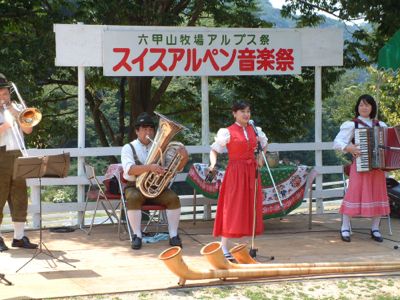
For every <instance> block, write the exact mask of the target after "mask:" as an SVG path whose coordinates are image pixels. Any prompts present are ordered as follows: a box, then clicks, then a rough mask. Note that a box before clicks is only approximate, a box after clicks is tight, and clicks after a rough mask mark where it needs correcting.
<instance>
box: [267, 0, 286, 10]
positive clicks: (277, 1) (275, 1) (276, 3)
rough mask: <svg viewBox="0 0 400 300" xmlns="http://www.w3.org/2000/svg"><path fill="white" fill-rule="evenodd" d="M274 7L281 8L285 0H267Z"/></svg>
mask: <svg viewBox="0 0 400 300" xmlns="http://www.w3.org/2000/svg"><path fill="white" fill-rule="evenodd" d="M269 2H270V3H271V4H272V6H273V7H274V8H279V9H281V8H282V5H283V4H285V0H269Z"/></svg>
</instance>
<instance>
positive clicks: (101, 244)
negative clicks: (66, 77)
mask: <svg viewBox="0 0 400 300" xmlns="http://www.w3.org/2000/svg"><path fill="white" fill-rule="evenodd" d="M307 224H308V216H306V215H289V216H286V217H285V218H283V219H282V220H279V219H273V220H267V221H265V228H266V229H265V233H264V235H262V236H259V237H258V238H257V240H256V246H257V247H258V249H259V251H258V255H257V258H258V259H259V260H260V261H261V262H270V263H292V262H346V261H349V262H352V261H371V262H374V261H396V262H400V249H399V250H395V249H394V245H396V244H398V243H397V242H396V241H399V240H400V220H399V219H392V227H393V235H392V236H389V235H388V230H387V221H386V220H382V226H381V231H382V233H383V234H384V237H385V240H384V242H383V243H377V242H375V241H373V240H372V239H371V238H370V236H369V225H370V220H369V219H356V220H354V221H353V228H354V229H353V230H354V233H353V236H352V242H351V243H344V242H342V241H341V240H340V237H339V230H338V229H339V227H340V216H339V215H338V214H324V215H314V217H313V229H312V230H308V228H307ZM212 226H213V222H212V221H198V222H197V224H196V225H193V224H192V222H191V221H182V222H181V226H180V236H181V238H182V240H183V246H184V248H183V256H184V260H185V262H186V263H187V264H188V265H190V266H191V267H193V268H195V269H198V270H201V269H203V270H204V269H209V268H210V266H209V264H208V263H207V262H206V260H205V259H204V258H203V257H202V256H201V255H200V249H201V247H202V246H203V245H205V244H207V243H209V242H212V241H215V239H214V238H213V237H212V234H211V233H212ZM27 235H28V236H29V238H30V239H31V240H32V241H33V242H37V241H38V239H39V231H29V232H27ZM3 237H4V239H5V241H6V244H7V245H8V246H9V247H10V245H11V240H12V233H3ZM43 241H44V243H45V245H46V246H47V247H48V249H50V250H51V251H52V253H53V254H54V255H55V256H56V257H57V258H59V259H61V260H64V261H67V262H68V263H70V264H72V265H73V266H74V267H71V266H69V265H67V264H64V263H62V262H59V261H57V260H51V259H50V258H49V257H48V256H46V255H43V254H40V255H39V256H38V257H37V258H36V259H34V260H32V261H31V262H30V263H29V264H27V265H26V266H25V267H24V268H23V269H21V270H20V271H19V272H18V273H16V270H17V269H18V268H19V267H21V266H22V265H23V264H24V263H25V262H27V261H28V260H29V259H30V258H31V257H32V255H33V253H34V250H25V249H15V248H11V247H10V250H9V251H6V252H3V253H0V273H4V274H5V277H6V278H7V279H8V280H10V281H11V282H12V283H13V285H12V286H7V285H5V284H4V282H1V283H0V299H29V298H48V297H68V296H76V295H95V294H107V293H123V292H131V291H148V290H159V289H168V288H175V287H177V282H178V278H177V277H176V276H175V275H174V274H172V273H171V272H170V271H169V270H168V269H167V268H166V267H165V266H164V264H163V262H162V261H160V260H158V258H157V257H158V255H159V254H160V253H161V252H162V251H163V250H165V249H166V248H168V247H169V245H168V241H160V242H157V243H154V244H144V245H143V247H142V249H141V250H139V251H134V250H131V248H130V244H129V241H128V240H123V241H121V240H119V238H118V234H117V227H116V226H112V225H99V226H96V227H94V229H93V231H92V234H91V235H90V236H88V235H86V233H85V232H83V231H81V230H79V229H78V230H75V231H74V232H70V233H52V232H49V231H48V230H44V231H43ZM270 256H274V257H275V260H273V261H268V257H270ZM392 274H393V275H395V276H397V275H399V274H400V272H399V273H392ZM359 275H361V274H359ZM334 276H335V277H338V276H339V277H340V276H342V275H340V274H339V275H334ZM263 280H265V281H268V280H271V279H270V278H265V279H261V281H263ZM242 281H243V282H245V281H246V280H239V281H238V280H236V281H233V283H238V282H242ZM258 281H260V279H258ZM231 283H232V281H230V280H227V281H221V280H218V279H210V280H201V281H187V285H188V286H193V285H195V286H199V285H221V284H231Z"/></svg>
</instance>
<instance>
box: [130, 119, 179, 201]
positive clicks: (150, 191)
mask: <svg viewBox="0 0 400 300" xmlns="http://www.w3.org/2000/svg"><path fill="white" fill-rule="evenodd" d="M154 113H155V114H156V115H157V116H159V117H160V121H159V124H158V129H157V133H156V136H155V138H154V140H153V141H152V142H153V144H152V146H151V148H150V152H149V155H148V156H147V159H146V162H145V163H144V164H146V165H148V164H158V165H160V166H161V167H163V168H164V169H165V173H164V174H163V175H160V174H157V173H155V172H145V173H143V174H141V175H139V176H138V177H137V179H136V187H137V188H138V189H139V190H140V191H141V192H142V194H143V195H144V196H145V197H147V198H155V197H157V196H158V195H159V194H161V192H162V191H163V190H164V189H165V188H166V187H167V186H168V185H169V183H170V182H171V181H172V179H173V178H174V177H175V175H176V173H177V172H178V166H179V165H180V163H181V161H182V159H183V157H182V155H181V154H179V153H178V149H179V148H180V147H182V146H183V144H182V143H179V142H170V141H171V139H172V138H173V137H174V136H175V135H176V134H177V133H178V132H180V131H181V130H182V129H184V128H185V127H184V126H182V125H180V124H178V123H176V122H174V121H171V120H169V119H168V118H167V117H165V116H164V115H162V114H160V113H157V112H154ZM147 138H148V139H150V138H149V137H147Z"/></svg>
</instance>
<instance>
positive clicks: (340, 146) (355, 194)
mask: <svg viewBox="0 0 400 300" xmlns="http://www.w3.org/2000/svg"><path fill="white" fill-rule="evenodd" d="M354 113H355V118H354V119H353V120H352V121H346V122H344V123H343V124H342V125H341V126H340V132H339V133H338V135H337V136H336V138H335V140H334V143H333V148H334V149H335V150H341V151H343V152H346V153H350V154H352V156H353V158H354V159H353V163H352V165H351V167H350V176H349V186H348V189H347V191H346V194H345V196H344V198H343V202H342V205H341V207H340V211H339V212H340V213H341V214H342V215H343V218H342V227H341V230H340V236H341V238H342V240H343V241H345V242H350V241H351V239H350V220H351V217H353V216H361V217H370V218H372V224H371V238H372V239H374V240H375V241H377V242H382V241H383V238H382V235H381V233H380V231H379V224H380V219H381V216H384V215H387V214H389V213H390V209H389V202H388V195H387V190H386V179H385V173H384V171H382V170H379V169H372V170H370V171H367V172H357V165H356V160H357V158H359V157H360V155H361V151H360V148H359V145H358V144H357V143H356V142H355V141H354V136H355V131H356V129H358V128H373V127H375V126H379V127H387V126H386V124H385V123H383V122H382V121H378V120H376V119H375V117H376V113H377V106H376V102H375V100H374V98H373V97H372V96H370V95H362V96H360V97H359V98H358V101H357V103H356V105H355V107H354Z"/></svg>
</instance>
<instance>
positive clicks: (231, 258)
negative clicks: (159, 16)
mask: <svg viewBox="0 0 400 300" xmlns="http://www.w3.org/2000/svg"><path fill="white" fill-rule="evenodd" d="M224 256H225V258H226V259H227V260H229V261H230V262H231V263H235V264H236V263H237V261H236V259H235V258H234V257H233V256H232V254H231V253H230V252H228V253H224Z"/></svg>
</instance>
